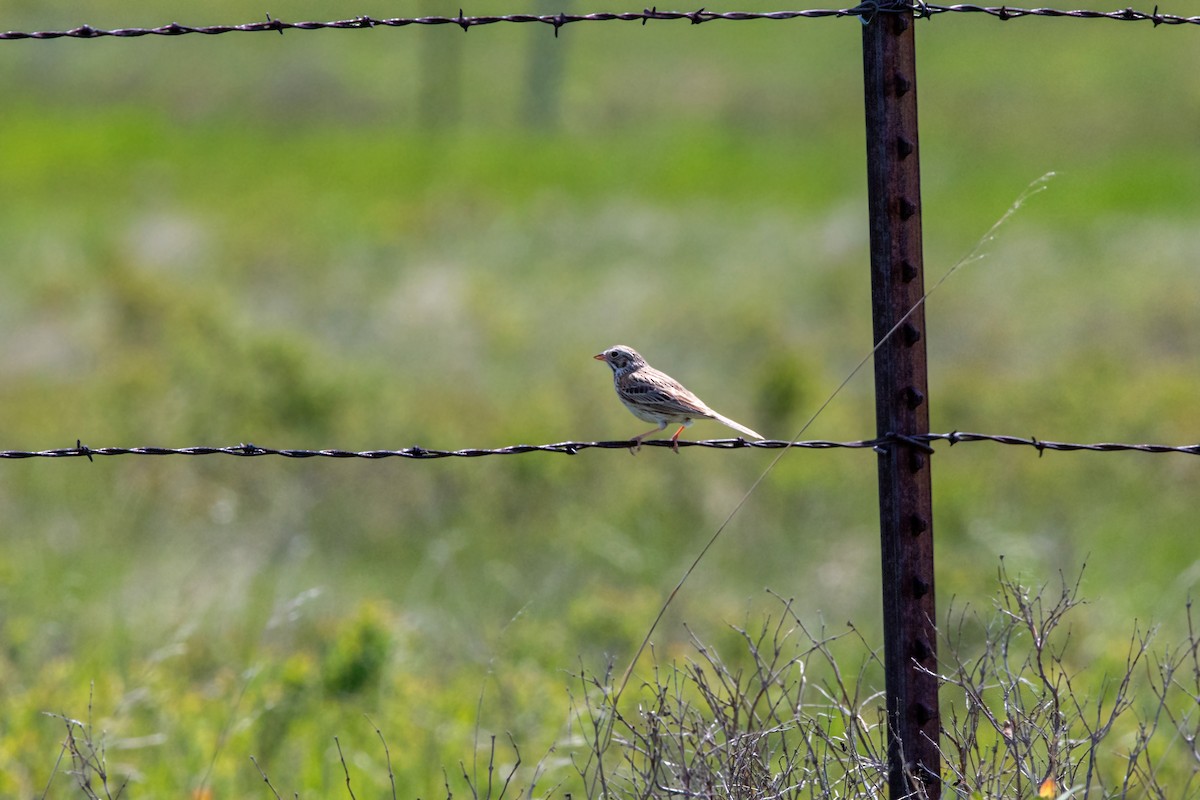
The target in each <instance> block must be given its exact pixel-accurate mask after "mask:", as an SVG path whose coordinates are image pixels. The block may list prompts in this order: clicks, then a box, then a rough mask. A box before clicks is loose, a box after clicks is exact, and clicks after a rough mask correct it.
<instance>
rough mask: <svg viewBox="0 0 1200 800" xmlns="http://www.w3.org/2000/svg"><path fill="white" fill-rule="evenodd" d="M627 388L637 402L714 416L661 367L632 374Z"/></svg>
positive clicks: (663, 409) (663, 410) (690, 414)
mask: <svg viewBox="0 0 1200 800" xmlns="http://www.w3.org/2000/svg"><path fill="white" fill-rule="evenodd" d="M624 391H625V393H626V394H628V395H629V396H630V398H631V399H633V400H634V401H635V402H637V403H639V404H640V405H643V406H645V407H646V408H647V410H649V409H653V410H655V411H656V412H659V413H663V414H671V415H678V416H688V417H697V418H703V417H711V416H712V415H713V410H712V409H711V408H709V407H708V406H706V405H704V401H703V400H701V399H700V398H699V397H696V395H694V394H692V393H691V392H689V391H688V390H687V389H686V388H685V387H684V386H683V384H681V383H680V382H679V381H677V380H675V379H674V378H672V377H671V376H669V375H666V374H664V373H661V372H658V371H657V370H645V369H643V370H639V371H638V372H637V373H635V374H633V375H631V376H630V380H629V381H628V383H626V384H625V386H624Z"/></svg>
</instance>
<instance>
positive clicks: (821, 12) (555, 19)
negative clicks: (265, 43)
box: [0, 2, 1200, 41]
mask: <svg viewBox="0 0 1200 800" xmlns="http://www.w3.org/2000/svg"><path fill="white" fill-rule="evenodd" d="M880 13H903V14H912V15H913V16H915V17H917V18H927V19H931V18H933V17H934V16H937V15H939V14H951V13H975V14H986V15H988V16H990V17H993V18H995V19H998V20H1002V21H1006V20H1012V19H1020V18H1022V17H1062V18H1069V19H1111V20H1117V21H1120V22H1150V23H1152V24H1153V25H1154V26H1155V27H1157V26H1159V25H1200V16H1191V17H1185V16H1181V15H1178V14H1160V13H1159V11H1158V6H1157V5H1156V6H1155V7H1154V10H1153V11H1151V12H1146V11H1137V10H1135V9H1133V8H1125V9H1121V10H1118V11H1094V10H1087V9H1075V10H1064V9H1055V8H1012V7H1009V6H980V5H972V4H956V5H939V4H936V3H923V2H916V3H912V2H900V3H895V2H866V3H860V4H859V5H856V6H854V7H853V8H841V9H805V10H799V11H708V10H706V9H704V8H701V9H699V10H697V11H660V10H658V8H657V7H654V8H647V9H644V10H642V11H627V12H620V13H614V12H597V13H592V14H561V13H560V14H501V15H486V16H468V15H464V14H463V12H462V10H461V9H459V12H458V16H455V17H444V16H442V17H438V16H434V17H391V18H387V19H378V18H375V17H369V16H361V17H354V18H352V19H342V20H328V21H308V22H287V21H285V20H281V19H275V18H273V17H271V16H270V15H269V14H268V15H267V18H266V19H265V20H262V21H259V22H247V23H244V24H241V25H207V26H191V25H180V24H179V23H177V22H172V23H170V24H169V25H161V26H158V27H155V28H111V29H104V28H94V27H92V26H91V25H81V26H79V27H77V28H71V29H69V30H55V31H27V32H22V31H6V32H0V40H8V41H16V40H22V39H43V40H45V39H64V38H65V39H98V38H103V37H110V36H111V37H140V36H183V35H185V34H189V33H200V34H204V35H207V36H212V35H215V34H220V33H235V32H238V33H264V32H265V33H269V32H272V31H273V32H276V33H279V34H282V33H284V32H285V31H290V30H295V31H311V30H329V29H338V30H368V29H373V28H404V27H407V26H410V25H457V26H458V27H460V28H462V29H463V31H468V30H470V29H471V28H476V27H480V26H483V25H494V24H497V23H501V22H515V23H529V22H531V23H538V24H542V25H549V26H551V27H553V28H554V35H555V36H557V35H558V31H559V29H560V28H562V27H564V26H566V25H569V24H571V23H575V22H614V21H620V22H640V23H642V24H643V25H645V24H646V23H647V22H651V21H656V22H657V21H665V20H688V21H689V22H691V23H692V24H693V25H699V24H700V23H702V22H714V21H717V20H725V21H727V22H742V21H746V20H789V19H820V18H824V17H862V18H864V19H869V18H871V17H872V16H874V15H876V14H880Z"/></svg>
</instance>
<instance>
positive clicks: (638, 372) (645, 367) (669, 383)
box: [594, 344, 764, 452]
mask: <svg viewBox="0 0 1200 800" xmlns="http://www.w3.org/2000/svg"><path fill="white" fill-rule="evenodd" d="M594 358H595V359H596V360H597V361H603V362H605V363H606V364H608V366H610V367H612V371H613V385H614V386H615V387H616V389H617V397H619V398H621V402H622V403H624V404H625V407H626V408H628V409H629V410H630V412H632V413H633V415H634V416H635V417H637V418H638V419H640V420H644V421H646V422H653V423H654V424H655V425H657V426H658V427H657V428H654V429H653V430H649V431H646V432H645V433H642V434H638V435H637V436H635V437H633V441H635V442H637V444H638V447H641V444H642V439H644V438H645V437H647V436H649V435H650V434H652V433H657V432H658V431H661V430H663V429H664V428H666V427H667V425H669V424H672V423H676V424H678V425H679V430H677V431H675V435H674V436H672V437H671V441H672V442H674V443H675V445H674V448H675V452H679V444H678V442H679V434H681V433H683V429H684V428H686V427H687V426H689V425H691V424H692V422H693V421H694V420H697V419H712V420H716V421H717V422H720V423H721V424H723V425H728V426H729V427H730V428H733V429H734V430H735V431H738V432H740V433H744V434H746V435H747V436H750V437H752V438H755V439H762V438H764V437H763V436H762V435H761V434H759V433H757V432H755V431H752V430H750V429H749V428H747V427H746V426H745V425H742V424H740V423H737V422H734V421H733V420H731V419H730V418H729V417H724V416H721V415H720V414H718V413H717V412H716V411H713V410H712V409H711V408H709V407H708V406H707V405H705V404H704V401H703V400H701V399H700V398H699V397H696V395H694V394H692V393H691V392H689V391H688V390H687V388H685V387H684V386H683V384H681V383H680V382H679V381H677V380H675V379H674V378H672V377H671V376H670V375H667V374H666V373H664V372H659V371H658V370H656V369H655V368H654V367H652V366H650V365H649V364H647V363H646V359H644V358H642V357H641V356H640V355H638V353H637V351H636V350H634V349H633V348H632V347H626V346H625V345H622V344H618V345H615V346H613V347H610V348H608V349H607V350H605V351H604V352H603V353H599V354H597V355H596V356H594Z"/></svg>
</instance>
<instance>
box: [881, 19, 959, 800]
mask: <svg viewBox="0 0 1200 800" xmlns="http://www.w3.org/2000/svg"><path fill="white" fill-rule="evenodd" d="M913 23H914V20H913V17H912V10H911V8H908V7H905V6H902V5H895V6H892V7H891V8H887V7H886V6H885V7H883V8H881V9H880V12H879V13H877V14H876V15H875V16H874V17H873V18H872V19H871V20H870V22H868V23H867V24H866V25H864V27H863V81H864V96H865V100H866V128H867V130H866V133H867V182H868V197H869V213H870V229H871V304H872V311H873V317H874V336H875V341H876V342H879V341H881V340H883V339H884V337H885V336H886V337H888V338H887V339H886V341H884V343H883V345H882V346H881V347H880V348H879V350H878V352H876V354H875V417H876V429H877V432H878V435H880V436H883V435H884V434H887V433H892V434H895V435H896V438H895V440H894V443H893V444H892V445H891V446H889V447H887V448H885V449H884V450H883V451H882V452H880V454H879V456H878V458H879V516H880V520H879V522H880V544H881V557H882V570H883V614H884V618H883V621H884V668H885V672H886V679H887V686H886V691H887V717H888V789H889V794H890V796H891V797H892V798H893V800H899V798H905V797H922V798H939V797H940V796H941V782H940V779H939V774H940V760H939V753H938V735H939V730H940V719H939V715H938V700H937V681H936V679H935V678H934V677H932V676H931V675H928V674H925V673H923V672H921V671H920V670H918V669H917V666H918V665H919V666H922V667H926V668H928V669H930V670H934V669H935V668H936V664H937V644H936V643H937V635H936V630H935V628H934V621H935V620H936V614H935V607H934V580H933V578H934V571H933V525H932V519H933V499H932V491H931V484H930V472H929V463H930V459H929V457H928V453H926V452H922V451H920V450H918V449H915V448H914V446H913V442H912V441H911V440H906V439H905V437H913V436H917V435H919V434H925V433H928V432H929V391H928V380H927V375H926V360H925V341H926V336H925V309H924V307H923V306H921V305H918V304H919V303H920V302H921V297H922V295H923V294H924V292H925V288H924V272H923V262H922V255H921V173H920V163H919V150H918V137H917V91H916V89H917V74H916V50H915V45H914V39H913ZM910 312H911V313H910ZM905 315H908V316H907V318H906V316H905ZM902 321H903V324H902V325H901V324H900V323H901V322H902ZM898 325H899V328H897V326H898ZM889 334H891V335H890V336H889Z"/></svg>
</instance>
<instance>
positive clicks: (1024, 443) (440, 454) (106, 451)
mask: <svg viewBox="0 0 1200 800" xmlns="http://www.w3.org/2000/svg"><path fill="white" fill-rule="evenodd" d="M936 442H949V443H950V445H951V446H953V445H956V444H962V443H966V442H991V443H993V444H1003V445H1011V446H1018V447H1031V448H1033V449H1035V450H1037V451H1038V455H1039V456H1041V455H1043V454H1044V453H1045V452H1046V451H1047V450H1051V451H1056V452H1074V451H1088V452H1095V453H1113V452H1130V451H1133V452H1139V453H1183V454H1186V455H1193V456H1196V455H1200V443H1198V444H1189V445H1165V444H1123V443H1120V442H1097V443H1091V444H1085V443H1080V442H1055V441H1051V440H1048V439H1038V438H1037V437H1022V436H1005V435H996V434H987V433H969V432H963V431H952V432H950V433H924V434H918V435H915V436H904V435H900V434H888V435H887V436H881V437H878V438H875V439H862V440H859V441H849V442H836V441H829V440H826V439H814V440H809V441H801V442H789V441H787V440H784V439H764V440H760V441H747V440H745V439H741V438H737V439H704V440H700V441H683V440H681V441H679V442H678V445H679V447H681V448H686V447H706V448H711V449H717V450H739V449H742V448H757V449H762V450H782V449H785V448H789V447H792V448H799V449H808V450H833V449H838V448H841V449H851V450H868V449H869V450H876V451H882V450H885V449H886V448H888V447H891V446H893V445H897V444H899V445H904V446H908V447H916V448H918V449H921V450H925V451H926V452H933V444H934V443H936ZM635 444H636V443H635V442H633V441H632V440H629V441H611V442H557V443H554V444H514V445H508V446H507V447H497V448H492V449H487V448H468V449H464V450H434V449H430V448H427V447H420V446H413V447H405V448H402V449H399V450H337V449H326V450H305V449H296V448H286V449H277V448H274V447H260V446H259V445H256V444H250V443H243V444H236V445H231V446H227V447H206V446H198V447H89V446H88V445H85V444H83V443H82V442H81V441H78V440H77V441H76V442H75V446H74V447H60V448H55V449H52V450H0V459H5V458H7V459H22V458H87V459H88V460H89V461H91V460H94V457H95V456H128V455H132V456H209V455H226V456H243V457H257V456H282V457H283V458H365V459H379V458H412V459H433V458H477V457H479V456H508V455H517V454H520V453H561V454H564V455H576V454H578V453H579V452H581V451H583V450H594V449H599V450H628V449H630V448H632V447H634V446H635ZM642 444H643V445H644V446H646V447H672V446H673V445H674V444H675V443H673V442H672V441H671V440H670V439H654V440H650V441H645V442H642Z"/></svg>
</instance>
